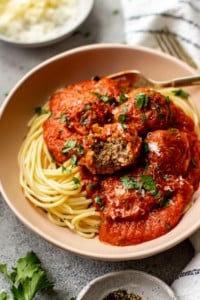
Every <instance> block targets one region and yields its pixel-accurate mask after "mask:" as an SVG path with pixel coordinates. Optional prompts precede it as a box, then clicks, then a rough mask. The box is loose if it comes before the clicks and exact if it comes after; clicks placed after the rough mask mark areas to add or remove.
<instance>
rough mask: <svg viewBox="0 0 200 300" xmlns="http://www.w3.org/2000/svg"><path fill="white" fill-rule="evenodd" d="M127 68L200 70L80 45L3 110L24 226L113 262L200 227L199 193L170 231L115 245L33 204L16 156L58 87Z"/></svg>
mask: <svg viewBox="0 0 200 300" xmlns="http://www.w3.org/2000/svg"><path fill="white" fill-rule="evenodd" d="M161 68H162V70H161ZM126 69H138V70H141V71H142V72H143V73H144V74H146V75H147V76H149V77H152V78H153V79H156V80H159V79H160V80H165V79H169V78H172V77H178V76H186V75H191V74H194V73H195V71H194V70H193V69H192V68H190V67H189V66H187V65H186V64H184V63H182V62H180V61H178V60H177V59H175V58H173V57H170V56H167V55H164V54H162V53H160V52H156V51H154V50H151V49H147V48H142V47H131V46H126V45H115V44H97V45H90V46H85V47H79V48H76V49H73V50H71V51H68V52H65V53H62V54H60V55H57V56H55V57H53V58H51V59H49V60H47V61H45V62H43V63H42V64H40V65H39V66H37V67H36V68H34V69H33V70H32V71H30V72H29V73H28V74H27V75H26V76H25V77H24V78H22V79H21V80H20V82H19V83H18V84H17V85H16V86H15V87H14V89H13V90H12V91H11V93H10V94H9V95H8V97H7V99H6V100H5V102H4V104H3V105H2V107H1V111H0V115H1V120H0V140H1V147H0V166H1V167H0V179H1V182H2V185H1V191H2V194H3V196H4V198H5V200H6V202H7V203H8V205H9V207H10V208H11V209H12V210H13V212H14V213H15V214H16V215H17V217H18V218H19V219H20V220H21V221H22V222H23V223H24V224H25V225H27V226H28V227H29V228H31V229H32V230H33V231H34V232H36V233H37V234H39V235H40V236H41V237H43V238H45V239H46V240H48V241H49V242H51V243H53V244H55V245H57V246H59V247H61V248H63V249H66V250H68V251H72V252H74V253H76V254H80V255H83V256H86V257H90V258H95V259H101V260H110V261H122V260H130V259H141V258H143V257H148V256H151V255H154V254H156V253H159V252H162V251H164V250H167V249H169V248H171V247H173V246H175V245H176V244H178V243H180V242H181V241H183V240H184V239H186V238H187V237H189V236H190V235H191V234H192V233H193V232H194V231H195V230H197V229H198V227H199V226H200V218H199V212H200V197H199V196H198V197H197V199H196V201H195V203H194V204H193V205H192V207H191V208H190V209H189V210H188V211H187V213H186V214H185V215H184V216H183V218H182V219H181V221H180V222H179V224H178V225H177V226H176V227H175V228H174V229H173V230H171V231H170V232H168V233H167V234H165V235H163V236H161V237H159V238H156V239H154V240H151V241H148V242H145V243H142V244H138V245H133V246H126V247H118V246H111V245H107V244H104V243H101V242H100V241H99V239H98V237H96V238H94V239H85V238H83V237H81V236H79V235H78V234H76V233H74V232H72V231H70V230H69V229H67V228H63V227H59V226H56V225H55V224H53V223H51V222H50V221H49V219H48V218H47V216H46V214H45V213H44V212H42V211H41V210H39V209H36V208H35V207H34V206H33V205H31V204H30V202H29V201H27V200H26V199H25V197H24V194H23V192H22V190H21V187H20V184H19V169H18V163H17V155H18V151H19V147H20V145H21V143H22V141H23V138H24V136H25V134H26V132H27V122H28V120H29V119H30V118H31V117H32V116H33V113H34V110H35V107H37V106H40V105H41V104H43V103H44V102H45V101H46V100H47V98H48V97H49V96H50V95H51V94H52V93H53V92H54V91H55V90H56V89H58V88H60V87H61V86H64V85H66V84H70V83H76V82H79V81H81V80H86V79H89V78H91V77H92V76H94V75H99V76H101V75H107V74H112V73H114V72H117V71H121V70H126ZM189 92H190V94H191V99H192V101H194V102H196V104H197V106H198V108H199V110H200V101H199V99H200V88H199V87H196V88H194V87H193V88H191V89H190V90H189Z"/></svg>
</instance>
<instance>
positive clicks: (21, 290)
mask: <svg viewBox="0 0 200 300" xmlns="http://www.w3.org/2000/svg"><path fill="white" fill-rule="evenodd" d="M0 272H1V273H2V274H3V275H4V276H5V278H6V279H7V280H8V281H9V283H10V292H11V295H12V297H13V299H17V300H33V299H36V298H35V297H37V295H38V293H40V292H44V291H46V290H48V289H52V288H53V286H54V284H53V283H52V282H50V281H49V280H48V278H47V274H46V272H45V271H44V269H43V268H42V266H41V262H40V260H39V259H38V258H37V256H36V255H35V253H34V252H28V253H27V254H26V256H25V257H22V258H20V259H19V260H18V261H17V264H16V266H15V267H13V268H12V272H11V273H10V274H9V273H8V270H7V267H6V265H5V264H0ZM0 299H2V300H7V299H9V296H8V293H7V292H2V293H0Z"/></svg>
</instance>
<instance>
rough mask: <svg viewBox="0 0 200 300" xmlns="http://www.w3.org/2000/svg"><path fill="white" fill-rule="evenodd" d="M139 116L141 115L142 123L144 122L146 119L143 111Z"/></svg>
mask: <svg viewBox="0 0 200 300" xmlns="http://www.w3.org/2000/svg"><path fill="white" fill-rule="evenodd" d="M141 117H142V123H145V122H146V120H147V118H146V115H145V113H142V115H141Z"/></svg>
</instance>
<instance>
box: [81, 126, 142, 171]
mask: <svg viewBox="0 0 200 300" xmlns="http://www.w3.org/2000/svg"><path fill="white" fill-rule="evenodd" d="M140 147H141V138H140V137H138V135H137V131H136V129H135V127H134V126H130V127H129V128H125V129H124V127H123V126H122V124H120V123H113V124H106V125H105V126H103V127H99V126H97V125H96V126H93V133H92V134H89V135H88V137H87V139H86V146H85V149H86V151H85V155H84V156H83V157H82V158H81V160H80V165H84V166H86V168H87V169H88V170H89V171H90V172H91V173H92V174H112V173H114V172H115V171H118V170H121V169H122V168H124V167H127V166H130V165H132V164H133V163H134V162H135V160H136V158H137V157H138V155H139V153H140Z"/></svg>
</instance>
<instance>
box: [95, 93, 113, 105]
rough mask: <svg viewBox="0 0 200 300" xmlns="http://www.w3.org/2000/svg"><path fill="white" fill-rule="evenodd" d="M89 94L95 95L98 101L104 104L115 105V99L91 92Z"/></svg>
mask: <svg viewBox="0 0 200 300" xmlns="http://www.w3.org/2000/svg"><path fill="white" fill-rule="evenodd" d="M91 94H93V95H95V96H96V97H97V98H98V99H99V100H101V101H103V102H104V103H109V104H113V103H115V99H114V98H113V97H109V96H107V95H103V94H100V93H96V92H91Z"/></svg>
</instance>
